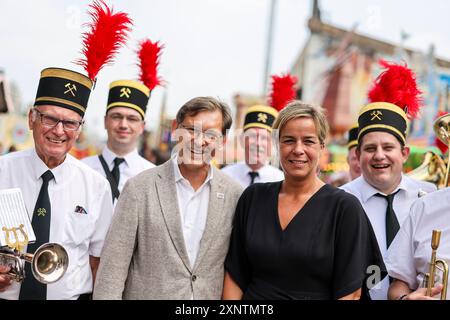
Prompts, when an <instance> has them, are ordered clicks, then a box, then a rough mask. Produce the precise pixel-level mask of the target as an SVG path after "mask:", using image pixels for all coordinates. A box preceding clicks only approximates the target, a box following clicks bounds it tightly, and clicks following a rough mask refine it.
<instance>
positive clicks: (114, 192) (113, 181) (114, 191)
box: [98, 154, 120, 202]
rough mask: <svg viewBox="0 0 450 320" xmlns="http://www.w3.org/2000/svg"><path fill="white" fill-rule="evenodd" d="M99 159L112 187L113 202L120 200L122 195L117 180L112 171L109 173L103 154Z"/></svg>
mask: <svg viewBox="0 0 450 320" xmlns="http://www.w3.org/2000/svg"><path fill="white" fill-rule="evenodd" d="M98 158H99V159H100V163H101V164H102V167H103V170H104V171H105V174H106V179H108V182H109V185H110V186H111V191H112V200H113V202H114V199H117V198H119V195H120V191H119V186H118V184H117V181H116V179H114V177H113V175H112V174H111V171H109V167H108V165H107V164H106V161H105V158H103V156H102V155H101V154H100V155H99V156H98Z"/></svg>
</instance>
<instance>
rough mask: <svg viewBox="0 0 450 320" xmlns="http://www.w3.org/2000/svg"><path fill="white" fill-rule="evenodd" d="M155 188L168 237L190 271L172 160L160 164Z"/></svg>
mask: <svg viewBox="0 0 450 320" xmlns="http://www.w3.org/2000/svg"><path fill="white" fill-rule="evenodd" d="M156 190H157V193H158V198H159V203H160V205H161V211H162V213H163V217H164V220H165V223H166V226H167V229H168V231H169V235H170V238H171V239H172V242H173V244H174V246H175V248H176V250H177V252H178V255H179V256H180V258H181V260H182V261H183V264H184V265H185V266H186V268H187V269H188V270H189V271H191V264H190V262H189V257H188V255H187V251H186V245H185V243H184V236H183V230H182V227H181V217H180V210H179V208H178V198H177V189H176V186H175V175H174V172H173V163H172V160H169V161H167V162H166V163H165V164H163V165H161V171H160V173H159V179H158V180H157V181H156Z"/></svg>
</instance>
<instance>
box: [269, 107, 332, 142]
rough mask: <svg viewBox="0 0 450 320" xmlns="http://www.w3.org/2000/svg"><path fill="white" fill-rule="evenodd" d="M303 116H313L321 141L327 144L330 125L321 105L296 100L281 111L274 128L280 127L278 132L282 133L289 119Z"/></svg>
mask: <svg viewBox="0 0 450 320" xmlns="http://www.w3.org/2000/svg"><path fill="white" fill-rule="evenodd" d="M302 117H306V118H311V119H312V120H313V121H314V123H315V125H316V130H317V136H318V137H319V141H320V143H321V144H325V140H326V138H327V136H328V131H329V126H328V121H327V118H326V117H325V114H324V111H323V109H322V108H321V107H319V106H313V105H311V104H308V103H305V102H302V101H299V100H294V101H292V102H290V103H289V104H288V105H287V106H286V107H285V108H284V109H283V110H281V111H280V113H279V114H278V118H277V119H276V120H275V123H274V124H273V126H272V128H273V129H278V133H280V132H281V129H283V127H284V126H285V125H286V123H287V122H288V121H290V120H293V119H297V118H302Z"/></svg>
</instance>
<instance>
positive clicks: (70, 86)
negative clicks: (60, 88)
mask: <svg viewBox="0 0 450 320" xmlns="http://www.w3.org/2000/svg"><path fill="white" fill-rule="evenodd" d="M65 87H66V88H67V90H66V91H64V94H68V93H69V92H70V93H71V94H72V96H74V97H75V92H76V91H77V86H76V85H74V84H71V83H70V82H69V83H66V85H65Z"/></svg>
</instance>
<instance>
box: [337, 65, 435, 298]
mask: <svg viewBox="0 0 450 320" xmlns="http://www.w3.org/2000/svg"><path fill="white" fill-rule="evenodd" d="M384 66H385V67H387V69H388V70H387V71H385V72H384V73H382V74H381V76H380V77H379V78H378V79H377V83H376V86H374V88H373V89H372V91H371V93H369V96H370V98H371V101H372V103H370V104H368V105H366V106H364V107H363V108H362V109H361V111H360V112H359V117H358V127H359V130H358V146H357V149H356V155H357V157H358V160H359V163H360V166H361V172H362V175H361V176H360V177H359V178H357V179H355V180H353V181H351V182H349V183H347V184H345V185H343V186H342V189H344V190H346V191H347V192H350V193H352V194H353V195H355V196H356V197H357V198H358V199H359V200H360V201H361V204H362V206H363V208H364V210H365V211H366V214H367V216H368V217H369V220H370V222H371V224H372V227H373V229H374V231H375V235H376V237H377V241H378V245H379V247H380V251H381V253H382V255H383V258H385V257H386V255H387V251H388V248H389V246H390V244H391V242H392V240H393V239H394V237H395V236H396V234H397V232H398V230H399V228H400V226H401V225H402V223H403V222H404V221H405V220H406V218H407V217H408V214H409V209H410V207H411V205H412V203H413V202H414V200H416V199H417V198H418V197H419V196H420V195H421V194H422V193H423V192H432V191H434V190H436V187H435V186H434V185H433V184H431V183H428V182H422V181H416V180H413V179H411V178H409V177H407V176H406V175H404V174H403V164H404V163H405V161H406V160H407V159H408V156H409V147H408V146H406V136H407V123H408V118H407V113H406V112H405V110H409V111H410V112H411V113H412V112H413V111H414V109H413V108H412V107H413V105H412V104H411V105H409V106H408V107H410V108H409V109H407V108H406V105H405V104H404V103H403V102H402V101H400V100H399V101H395V103H396V104H394V103H393V102H390V101H389V99H387V100H388V101H386V100H383V98H382V97H393V96H394V97H397V96H398V94H397V95H396V94H388V93H386V92H385V91H384V90H385V89H386V88H389V87H390V86H389V83H388V82H389V81H390V80H391V79H392V78H395V77H393V73H396V72H397V70H398V69H399V68H400V69H401V72H400V73H402V74H403V79H404V78H406V77H409V74H410V73H411V71H410V70H408V69H406V68H405V67H402V66H396V65H391V64H385V65H384ZM405 74H407V75H405ZM397 76H398V74H397ZM411 78H412V79H411V82H412V81H414V79H413V77H411ZM403 83H406V81H403ZM395 90H399V88H395ZM395 90H394V91H395ZM400 90H401V88H400ZM374 92H375V93H376V92H378V94H374ZM379 92H381V93H382V94H379ZM402 96H405V95H402ZM409 98H411V96H410V97H409ZM409 101H410V102H411V101H413V99H410V100H409ZM388 271H389V269H388ZM388 288H389V279H388V277H386V278H384V279H383V280H382V281H381V282H380V283H379V284H378V285H377V286H375V287H374V288H372V289H371V290H370V296H371V298H372V299H374V300H386V299H387V291H388Z"/></svg>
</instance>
